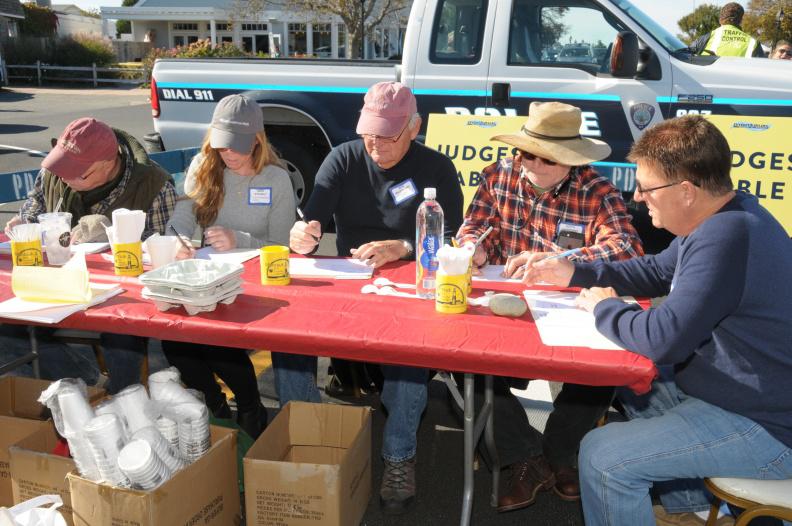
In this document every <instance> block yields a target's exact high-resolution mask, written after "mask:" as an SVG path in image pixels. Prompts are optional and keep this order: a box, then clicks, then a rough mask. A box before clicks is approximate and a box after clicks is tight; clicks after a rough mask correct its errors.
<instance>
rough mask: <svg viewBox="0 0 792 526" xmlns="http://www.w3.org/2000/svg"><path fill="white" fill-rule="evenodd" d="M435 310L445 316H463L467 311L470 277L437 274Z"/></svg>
mask: <svg viewBox="0 0 792 526" xmlns="http://www.w3.org/2000/svg"><path fill="white" fill-rule="evenodd" d="M436 286H437V289H436V290H435V310H436V311H437V312H442V313H445V314H461V313H463V312H465V311H466V310H467V288H468V275H467V273H465V274H459V275H456V276H448V275H446V274H443V273H442V272H438V273H437V282H436Z"/></svg>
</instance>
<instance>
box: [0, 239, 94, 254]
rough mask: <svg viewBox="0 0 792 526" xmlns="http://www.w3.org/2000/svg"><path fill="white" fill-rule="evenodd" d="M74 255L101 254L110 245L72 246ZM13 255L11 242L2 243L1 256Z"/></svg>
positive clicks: (86, 244) (0, 247)
mask: <svg viewBox="0 0 792 526" xmlns="http://www.w3.org/2000/svg"><path fill="white" fill-rule="evenodd" d="M70 248H71V252H72V254H76V253H77V252H82V253H83V254H98V253H99V252H104V251H105V250H108V249H109V248H110V243H107V242H99V243H78V244H76V245H72V246H71V247H70ZM41 250H45V249H44V247H43V246H42V247H41ZM10 253H11V242H10V241H3V242H1V243H0V254H10Z"/></svg>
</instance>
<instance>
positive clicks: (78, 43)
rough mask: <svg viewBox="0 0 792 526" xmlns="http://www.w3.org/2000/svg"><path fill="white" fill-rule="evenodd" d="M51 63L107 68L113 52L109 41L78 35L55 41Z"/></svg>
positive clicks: (112, 57)
mask: <svg viewBox="0 0 792 526" xmlns="http://www.w3.org/2000/svg"><path fill="white" fill-rule="evenodd" d="M52 59H53V60H52V61H53V63H54V64H57V65H59V66H90V65H91V64H93V63H96V65H97V66H101V67H104V66H109V65H110V64H112V63H113V62H115V52H114V51H113V46H112V44H111V43H110V41H109V40H107V39H104V38H102V37H99V36H95V35H87V34H79V35H74V36H70V37H64V38H60V39H58V40H57V41H55V52H54V53H53V57H52Z"/></svg>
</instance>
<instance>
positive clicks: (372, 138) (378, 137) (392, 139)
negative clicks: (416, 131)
mask: <svg viewBox="0 0 792 526" xmlns="http://www.w3.org/2000/svg"><path fill="white" fill-rule="evenodd" d="M409 125H410V121H407V124H405V125H404V128H402V131H400V132H399V135H397V136H396V137H383V136H382V135H374V134H371V133H361V134H360V138H361V139H368V140H370V141H382V142H385V143H397V142H399V139H401V136H402V135H404V130H406V129H407V127H408V126H409Z"/></svg>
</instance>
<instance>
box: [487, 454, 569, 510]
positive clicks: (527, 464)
mask: <svg viewBox="0 0 792 526" xmlns="http://www.w3.org/2000/svg"><path fill="white" fill-rule="evenodd" d="M554 484H555V476H554V475H553V470H552V469H550V464H548V463H547V460H545V458H544V456H543V455H538V456H536V457H531V458H529V459H527V460H524V461H522V462H517V463H515V464H512V466H511V479H510V481H509V492H508V493H507V494H506V495H503V496H501V497H500V498H499V499H498V512H499V513H500V512H504V511H512V510H519V509H522V508H526V507H528V506H530V505H531V504H533V503H534V502H535V501H536V494H537V493H539V491H547V490H549V489H550V488H552V487H553V485H554Z"/></svg>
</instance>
